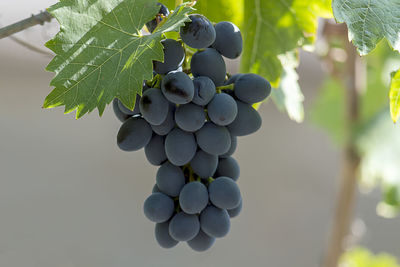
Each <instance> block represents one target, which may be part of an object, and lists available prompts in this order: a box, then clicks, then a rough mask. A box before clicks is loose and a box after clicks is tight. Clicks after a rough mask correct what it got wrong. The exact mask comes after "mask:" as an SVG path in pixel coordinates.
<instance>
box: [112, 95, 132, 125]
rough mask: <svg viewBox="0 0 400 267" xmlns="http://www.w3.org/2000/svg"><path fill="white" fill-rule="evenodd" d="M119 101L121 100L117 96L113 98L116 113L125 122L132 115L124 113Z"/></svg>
mask: <svg viewBox="0 0 400 267" xmlns="http://www.w3.org/2000/svg"><path fill="white" fill-rule="evenodd" d="M118 102H119V100H118V99H117V98H114V100H113V110H114V114H115V116H116V117H117V118H118V119H119V120H120V121H121V122H124V121H126V120H127V119H129V118H130V117H131V115H127V114H125V113H123V112H122V111H121V109H120V108H119V106H118Z"/></svg>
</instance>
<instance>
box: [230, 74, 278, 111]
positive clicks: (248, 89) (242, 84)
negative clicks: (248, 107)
mask: <svg viewBox="0 0 400 267" xmlns="http://www.w3.org/2000/svg"><path fill="white" fill-rule="evenodd" d="M234 92H235V95H236V97H237V98H238V99H239V100H241V101H243V102H245V103H249V104H253V103H258V102H261V101H263V100H264V99H266V98H267V97H268V96H269V95H270V94H271V84H270V83H269V82H268V81H267V80H266V79H264V78H263V77H261V76H260V75H257V74H253V73H248V74H243V75H242V76H240V77H239V78H238V79H237V80H236V81H235V90H234Z"/></svg>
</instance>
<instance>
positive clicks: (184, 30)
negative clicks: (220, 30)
mask: <svg viewBox="0 0 400 267" xmlns="http://www.w3.org/2000/svg"><path fill="white" fill-rule="evenodd" d="M189 18H190V20H191V21H189V22H186V23H185V25H184V26H183V27H181V29H180V35H181V38H182V41H183V42H184V43H185V44H187V45H188V46H190V47H193V48H197V49H201V48H206V47H209V46H210V45H211V44H212V43H213V42H214V40H215V29H214V27H213V25H212V23H211V22H210V21H209V20H208V19H207V18H206V17H204V16H202V15H199V14H192V15H190V16H189Z"/></svg>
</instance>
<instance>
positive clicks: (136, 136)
mask: <svg viewBox="0 0 400 267" xmlns="http://www.w3.org/2000/svg"><path fill="white" fill-rule="evenodd" d="M152 134H153V131H152V130H151V127H150V124H149V123H148V122H147V121H145V120H144V119H142V118H140V117H131V118H129V119H127V120H126V121H125V122H124V123H123V124H122V125H121V128H119V131H118V135H117V144H118V147H119V148H120V149H121V150H124V151H135V150H139V149H141V148H143V147H145V146H146V145H147V144H148V143H149V142H150V139H151V136H152Z"/></svg>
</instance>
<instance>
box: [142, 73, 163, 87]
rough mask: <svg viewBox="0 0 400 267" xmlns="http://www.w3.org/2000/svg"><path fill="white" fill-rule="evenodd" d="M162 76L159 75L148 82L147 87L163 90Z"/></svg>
mask: <svg viewBox="0 0 400 267" xmlns="http://www.w3.org/2000/svg"><path fill="white" fill-rule="evenodd" d="M161 81H162V76H161V75H160V74H157V75H156V76H154V77H153V79H151V80H150V81H146V85H147V86H148V87H151V88H161Z"/></svg>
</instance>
